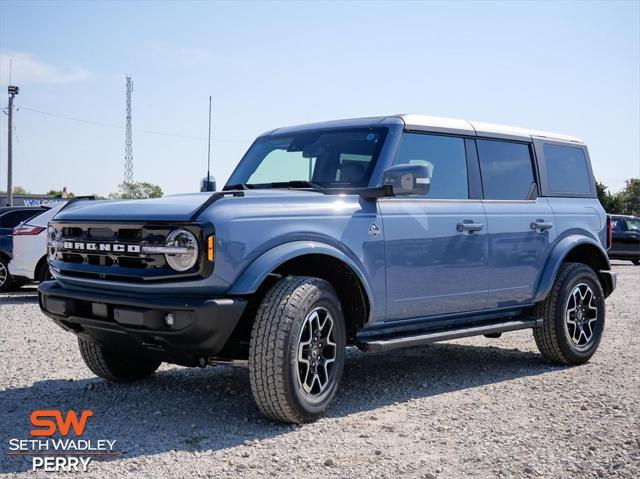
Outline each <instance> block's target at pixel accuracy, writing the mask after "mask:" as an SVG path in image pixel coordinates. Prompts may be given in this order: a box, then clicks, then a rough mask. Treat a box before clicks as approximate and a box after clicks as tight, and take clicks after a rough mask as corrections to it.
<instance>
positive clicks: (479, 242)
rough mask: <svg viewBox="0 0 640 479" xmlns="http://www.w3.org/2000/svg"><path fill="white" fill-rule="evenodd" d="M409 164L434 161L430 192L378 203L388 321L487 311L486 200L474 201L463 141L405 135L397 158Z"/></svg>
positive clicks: (423, 135) (449, 137)
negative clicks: (384, 265) (381, 225)
mask: <svg viewBox="0 0 640 479" xmlns="http://www.w3.org/2000/svg"><path fill="white" fill-rule="evenodd" d="M474 161H475V158H474ZM406 163H408V164H411V163H425V164H428V165H429V166H430V167H431V169H432V178H431V190H430V192H429V194H428V195H426V196H424V197H421V196H405V197H393V198H385V199H381V200H380V201H379V208H380V212H381V215H382V222H383V231H384V239H385V257H386V259H385V261H386V284H387V315H386V317H387V320H399V319H409V318H422V317H425V316H434V315H443V314H448V313H457V312H464V311H473V310H481V309H484V307H485V305H486V300H487V288H488V277H487V263H488V235H487V224H486V223H487V221H486V217H485V214H484V209H483V206H482V202H481V201H480V200H479V199H469V196H470V194H469V191H470V188H469V184H470V182H469V175H468V169H467V158H466V149H465V140H464V139H463V138H458V137H454V136H445V135H430V134H422V133H404V134H403V138H402V140H401V143H400V147H399V149H398V153H397V155H396V158H395V164H406Z"/></svg>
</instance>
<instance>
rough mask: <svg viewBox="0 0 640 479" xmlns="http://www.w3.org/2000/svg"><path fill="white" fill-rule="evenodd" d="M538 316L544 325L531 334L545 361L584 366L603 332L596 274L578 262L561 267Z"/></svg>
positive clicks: (602, 311)
mask: <svg viewBox="0 0 640 479" xmlns="http://www.w3.org/2000/svg"><path fill="white" fill-rule="evenodd" d="M538 317H542V318H543V323H542V326H540V327H538V328H535V329H534V330H533V334H534V337H535V340H536V344H537V346H538V349H539V350H540V352H541V353H542V355H543V356H544V357H545V358H546V359H547V360H549V361H551V362H554V363H559V364H582V363H586V362H587V361H588V360H589V359H590V358H591V356H593V354H594V353H595V352H596V350H597V349H598V345H599V344H600V339H601V338H602V332H603V330H604V320H605V303H604V293H603V291H602V285H601V284H600V281H599V279H598V276H597V275H596V273H595V272H594V271H593V270H592V269H591V268H590V267H589V266H587V265H584V264H581V263H565V264H563V265H562V266H561V267H560V271H559V272H558V276H557V278H556V281H555V283H554V285H553V288H552V290H551V292H550V293H549V295H548V296H547V299H546V300H545V301H544V302H542V303H541V304H540V305H539V306H538Z"/></svg>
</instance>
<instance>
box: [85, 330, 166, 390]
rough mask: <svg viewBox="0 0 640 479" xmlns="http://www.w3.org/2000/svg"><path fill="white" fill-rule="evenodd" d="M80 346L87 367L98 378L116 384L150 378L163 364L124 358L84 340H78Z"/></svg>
mask: <svg viewBox="0 0 640 479" xmlns="http://www.w3.org/2000/svg"><path fill="white" fill-rule="evenodd" d="M78 346H79V347H80V354H81V355H82V359H83V360H84V363H85V364H86V365H87V367H88V368H89V369H90V370H91V371H92V372H93V373H94V374H95V375H96V376H100V377H101V378H104V379H106V380H108V381H111V382H114V383H128V382H133V381H140V380H141V379H145V378H148V377H149V376H151V375H152V374H153V373H154V372H156V369H158V367H159V366H160V364H161V362H160V361H153V360H148V359H140V358H130V357H126V356H122V355H120V354H117V353H114V352H112V351H109V350H107V349H105V348H104V347H102V346H101V345H100V344H98V343H94V342H93V341H89V340H86V339H82V338H78Z"/></svg>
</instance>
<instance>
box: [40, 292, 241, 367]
mask: <svg viewBox="0 0 640 479" xmlns="http://www.w3.org/2000/svg"><path fill="white" fill-rule="evenodd" d="M38 297H39V301H40V308H41V309H42V311H43V312H44V313H45V314H46V315H47V316H49V317H50V318H52V319H53V320H54V321H55V322H56V323H57V324H58V325H60V326H61V327H62V328H64V329H66V330H68V331H71V332H73V333H75V334H77V335H78V336H81V337H85V338H88V339H92V340H94V341H97V342H99V343H100V344H102V345H103V346H104V347H105V348H108V349H111V350H114V351H119V352H122V353H123V354H127V355H130V356H144V357H153V358H156V359H159V360H161V361H166V362H171V363H175V364H183V365H185V366H195V365H197V364H198V363H199V361H198V360H199V358H208V357H211V356H215V355H216V354H218V353H219V352H220V351H221V350H222V348H223V347H224V346H225V344H226V342H227V340H228V339H229V337H230V336H231V333H232V332H233V330H234V328H235V327H236V325H237V324H238V322H239V321H240V318H241V317H242V314H243V312H244V310H245V308H246V306H247V300H245V299H241V298H213V299H211V298H203V297H194V296H173V297H172V296H168V297H166V296H159V297H149V296H142V295H124V294H117V295H115V294H108V293H104V292H94V291H79V290H69V289H64V288H62V287H61V286H60V285H59V284H58V282H57V281H46V282H44V283H41V284H40V286H39V287H38ZM168 314H171V315H172V317H173V324H172V325H168V324H167V321H166V318H167V315H168Z"/></svg>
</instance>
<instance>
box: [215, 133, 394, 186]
mask: <svg viewBox="0 0 640 479" xmlns="http://www.w3.org/2000/svg"><path fill="white" fill-rule="evenodd" d="M386 133H387V129H386V128H350V129H332V130H316V131H305V132H300V133H295V134H291V135H281V136H266V137H262V138H259V139H258V140H257V141H256V142H255V143H254V144H253V146H251V148H250V149H249V151H248V152H247V154H246V155H245V156H244V158H243V159H242V161H241V162H240V164H239V165H238V167H237V168H236V170H235V171H234V172H233V174H232V175H231V178H229V181H228V182H227V186H226V187H225V188H227V189H229V188H231V187H247V188H282V187H289V188H309V187H322V188H345V187H347V188H348V187H365V186H368V184H369V178H370V177H371V172H372V171H373V168H374V166H375V163H376V161H377V159H378V155H379V154H380V150H381V149H382V145H383V143H384V139H385V137H386Z"/></svg>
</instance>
